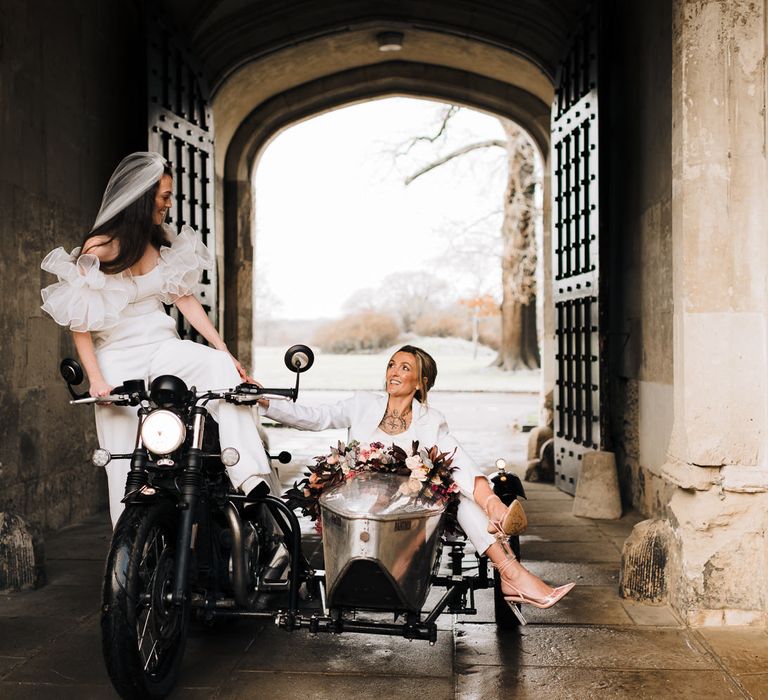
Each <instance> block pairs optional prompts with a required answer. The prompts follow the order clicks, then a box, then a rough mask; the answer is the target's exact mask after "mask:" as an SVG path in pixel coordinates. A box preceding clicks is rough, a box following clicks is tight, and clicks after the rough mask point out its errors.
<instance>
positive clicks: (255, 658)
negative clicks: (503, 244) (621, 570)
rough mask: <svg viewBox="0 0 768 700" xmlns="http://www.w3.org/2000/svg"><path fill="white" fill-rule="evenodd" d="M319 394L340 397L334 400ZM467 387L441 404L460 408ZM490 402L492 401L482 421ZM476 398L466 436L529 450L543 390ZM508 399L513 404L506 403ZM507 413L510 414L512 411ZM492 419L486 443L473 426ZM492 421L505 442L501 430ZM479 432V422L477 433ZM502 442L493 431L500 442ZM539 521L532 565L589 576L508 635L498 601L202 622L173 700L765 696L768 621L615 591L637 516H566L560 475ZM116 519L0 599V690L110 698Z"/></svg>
mask: <svg viewBox="0 0 768 700" xmlns="http://www.w3.org/2000/svg"><path fill="white" fill-rule="evenodd" d="M316 398H318V399H319V398H328V397H327V396H323V397H316ZM455 398H456V397H451V396H443V397H439V396H437V397H435V404H436V405H437V404H440V405H445V406H447V405H450V404H453V406H454V408H455V406H456V401H455ZM478 402H481V403H483V405H484V407H485V408H486V409H487V410H484V411H483V413H482V416H479V415H478V413H477V411H476V408H477V406H478V405H479V403H478ZM478 402H476V401H475V400H474V399H470V398H468V399H466V401H465V402H463V403H462V404H461V410H460V411H456V416H455V417H456V421H455V422H456V423H458V424H460V429H459V430H457V432H460V433H462V437H463V439H464V441H465V442H466V443H467V447H469V448H470V451H472V452H473V453H474V454H477V455H481V456H482V458H483V461H484V463H489V462H487V460H488V459H490V458H491V457H494V456H496V455H497V454H504V455H505V456H507V457H509V458H510V460H511V461H512V460H519V459H520V457H521V456H522V452H521V450H522V446H523V444H524V441H523V439H521V437H520V436H518V437H515V436H514V435H512V434H511V433H510V431H509V430H506V422H507V421H509V416H510V415H512V414H514V413H515V411H518V410H519V411H520V412H523V413H524V412H526V411H528V410H529V409H530V406H531V405H535V400H534V399H533V398H532V397H525V396H519V397H509V396H506V397H505V396H501V395H497V396H488V395H485V396H484V400H483V401H480V400H479V399H478ZM500 406H505V407H506V409H507V410H506V411H505V412H504V413H502V412H501V411H497V410H496V409H497V408H499V407H500ZM502 415H503V416H505V417H504V418H502V417H501V416H502ZM473 421H474V422H476V423H477V425H475V426H474V427H475V428H479V427H482V428H483V431H484V432H483V433H482V435H481V438H480V439H477V438H474V439H473V437H472V435H473V434H474V430H473ZM494 432H495V435H496V437H493V434H494ZM270 433H271V439H272V443H273V447H274V448H277V449H286V448H288V449H291V450H292V451H293V452H294V456H295V457H296V460H295V464H294V465H291V468H290V469H284V473H283V475H282V476H283V479H284V481H286V482H287V481H290V480H291V479H292V478H293V477H294V476H295V475H296V473H297V470H298V468H299V465H300V464H301V463H302V460H306V458H307V457H308V456H312V455H313V454H316V453H320V452H322V451H323V450H324V446H325V445H326V444H330V442H331V441H332V440H333V439H335V438H337V437H340V435H339V433H337V432H334V431H328V432H327V433H324V434H320V435H318V434H315V435H312V436H308V435H306V434H303V435H302V434H299V433H295V432H294V431H288V430H285V429H282V430H278V429H273V430H271V431H270ZM477 434H478V435H479V434H480V433H477ZM489 441H490V442H489ZM527 490H528V496H529V500H528V501H527V502H526V504H525V507H526V510H527V512H528V514H529V520H530V521H531V527H530V528H529V530H528V532H527V534H526V535H525V536H524V538H523V548H524V557H525V559H526V562H527V563H528V566H529V567H530V568H531V569H532V570H533V571H535V572H536V573H537V574H539V575H541V576H543V577H544V578H546V579H548V580H550V581H552V582H556V583H562V582H565V581H571V580H572V581H576V582H577V583H578V586H577V587H576V589H574V591H573V592H572V593H571V594H570V595H569V596H568V597H567V598H566V599H565V600H564V601H562V602H561V603H560V604H559V605H558V606H556V607H555V608H553V609H551V610H547V611H539V610H533V609H529V608H526V611H525V612H526V616H527V617H528V620H529V623H530V624H529V625H528V626H527V627H525V628H522V629H521V630H519V631H514V632H499V631H498V630H497V629H496V627H495V625H494V624H493V618H492V604H491V600H490V596H488V595H482V594H479V595H478V599H479V600H478V602H479V613H480V614H479V615H477V616H473V617H466V618H459V619H456V620H454V619H451V618H450V617H449V616H443V618H442V621H441V631H440V634H439V638H438V642H437V645H436V646H434V647H429V646H428V645H427V644H426V643H424V642H407V641H404V640H400V639H395V638H388V637H374V636H362V635H354V636H352V635H347V636H339V637H333V636H328V635H323V636H319V637H316V638H313V637H311V636H310V635H309V634H306V633H303V632H302V633H293V634H288V633H286V632H283V631H280V630H277V629H275V628H274V627H272V626H271V625H263V624H254V623H245V622H237V623H234V624H232V625H229V626H227V627H226V628H225V629H222V630H221V631H216V632H203V631H200V630H195V631H194V632H193V635H192V638H191V639H190V642H189V644H188V648H187V654H186V656H185V660H184V668H183V672H182V678H181V683H180V686H179V688H178V690H177V692H176V693H174V695H173V697H177V698H191V699H194V698H220V699H227V698H253V697H260V696H262V697H265V698H270V700H272V699H282V698H285V699H293V698H329V699H330V698H332V699H333V700H341V699H342V698H353V697H359V696H360V695H361V694H363V693H364V694H365V695H366V696H367V697H372V698H378V697H388V698H410V697H419V698H423V699H424V700H430V699H432V698H435V699H441V700H442V699H444V698H445V699H448V698H484V699H485V700H490V699H492V698H511V697H514V698H536V699H538V698H543V699H546V700H556V699H559V698H577V699H580V698H633V699H636V698H649V699H650V698H653V699H654V700H655V699H657V698H756V699H757V698H760V699H766V700H768V633H767V632H766V631H765V630H763V629H748V628H736V629H734V628H730V629H704V630H692V629H688V628H686V627H684V626H683V625H681V624H680V622H679V621H678V620H677V618H676V617H675V616H674V614H673V613H672V612H671V611H670V610H669V609H668V608H666V607H649V606H642V605H637V604H633V603H631V602H628V601H624V600H621V599H619V597H618V595H617V577H618V566H619V558H620V548H621V545H622V542H623V540H624V538H625V537H626V535H627V533H628V532H629V531H630V530H631V528H632V525H633V524H634V523H635V522H637V521H638V520H639V518H638V517H637V516H636V515H634V514H628V515H626V516H625V517H624V518H622V519H621V520H620V521H612V522H600V521H589V520H583V519H579V518H575V517H573V516H572V515H571V514H570V510H571V503H572V501H571V498H570V497H569V496H567V495H565V494H563V493H561V492H559V491H557V490H556V489H554V488H553V487H552V486H549V485H535V484H532V485H528V486H527ZM109 534H110V533H109V526H108V520H107V516H106V514H102V515H100V516H97V517H94V518H91V519H89V520H88V521H86V522H84V523H82V524H80V525H76V526H74V527H71V528H68V529H66V530H64V531H62V532H60V533H58V534H57V535H55V536H53V537H51V538H50V539H49V540H48V542H47V550H48V572H49V577H50V583H49V584H48V585H47V586H46V587H44V588H43V589H41V590H39V591H34V592H28V593H18V594H13V595H9V596H4V597H0V698H3V700H16V699H21V698H35V700H44V699H46V698H56V699H57V700H58V699H59V698H62V699H67V698H78V699H83V700H86V699H88V698H99V699H101V698H112V697H115V695H114V693H113V691H112V690H111V688H110V686H109V683H108V679H107V676H106V673H105V671H104V668H103V665H102V661H101V650H100V641H99V629H98V598H99V586H100V579H101V576H102V562H103V559H104V554H105V551H106V549H107V546H108V541H109Z"/></svg>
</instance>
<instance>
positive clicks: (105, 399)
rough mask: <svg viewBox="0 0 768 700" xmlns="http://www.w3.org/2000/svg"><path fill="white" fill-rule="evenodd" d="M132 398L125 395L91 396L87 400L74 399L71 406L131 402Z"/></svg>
mask: <svg viewBox="0 0 768 700" xmlns="http://www.w3.org/2000/svg"><path fill="white" fill-rule="evenodd" d="M130 398H131V397H130V396H126V395H125V394H109V395H108V396H89V397H87V398H85V399H72V400H70V402H69V403H70V405H78V404H79V405H83V404H90V403H117V402H118V401H130Z"/></svg>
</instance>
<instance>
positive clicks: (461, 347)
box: [253, 338, 541, 392]
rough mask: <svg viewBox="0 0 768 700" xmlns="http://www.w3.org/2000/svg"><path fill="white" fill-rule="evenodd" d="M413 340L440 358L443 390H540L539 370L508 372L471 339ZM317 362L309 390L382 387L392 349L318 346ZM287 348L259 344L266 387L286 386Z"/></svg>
mask: <svg viewBox="0 0 768 700" xmlns="http://www.w3.org/2000/svg"><path fill="white" fill-rule="evenodd" d="M411 342H412V344H414V345H417V346H419V347H423V348H424V349H425V350H427V352H429V353H430V354H431V355H432V356H433V357H434V358H435V360H436V361H437V367H438V376H437V382H436V383H435V389H436V390H438V391H494V392H506V391H512V392H538V391H539V386H540V376H541V373H540V371H539V370H526V371H521V372H502V371H501V370H499V369H497V368H495V367H490V366H489V365H490V364H491V363H492V362H493V359H494V357H495V352H494V351H492V350H489V349H488V348H482V347H481V348H480V349H479V351H478V356H477V357H476V358H474V357H473V352H472V345H471V343H469V342H467V341H464V340H460V339H457V338H417V339H414V340H413V341H411ZM312 349H313V350H314V352H315V364H314V366H313V367H312V369H311V370H309V371H308V372H307V373H306V374H304V375H303V376H302V378H301V384H302V387H303V388H305V389H340V390H355V389H363V390H380V389H383V385H384V371H385V368H386V364H387V360H388V359H389V357H390V356H391V354H392V353H391V351H390V350H387V351H385V352H382V353H377V354H373V355H331V354H325V353H323V352H321V351H320V350H318V349H317V348H314V347H313V348H312ZM285 350H286V348H284V347H264V346H262V347H256V348H254V353H253V376H254V378H255V379H257V380H258V381H260V382H261V383H262V384H264V385H265V386H286V385H290V384H291V383H292V375H291V373H290V372H288V370H287V369H286V367H285V365H284V364H283V355H284V353H285Z"/></svg>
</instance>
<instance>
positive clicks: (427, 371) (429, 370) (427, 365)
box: [397, 345, 437, 404]
mask: <svg viewBox="0 0 768 700" xmlns="http://www.w3.org/2000/svg"><path fill="white" fill-rule="evenodd" d="M397 352H407V353H409V354H411V355H413V356H414V357H415V358H416V364H418V370H419V388H418V389H416V395H415V396H414V398H415V399H416V400H417V401H418V402H419V403H424V404H425V403H427V393H428V392H429V390H430V389H431V388H432V387H433V386H434V385H435V379H437V363H436V362H435V360H434V358H433V357H432V355H430V354H429V353H428V352H427V351H426V350H422V349H421V348H417V347H416V346H415V345H403V347H401V348H400V349H399V350H398V351H397Z"/></svg>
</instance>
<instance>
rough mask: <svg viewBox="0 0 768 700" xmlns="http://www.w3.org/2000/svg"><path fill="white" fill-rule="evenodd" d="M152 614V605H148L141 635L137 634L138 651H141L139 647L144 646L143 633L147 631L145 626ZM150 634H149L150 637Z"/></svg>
mask: <svg viewBox="0 0 768 700" xmlns="http://www.w3.org/2000/svg"><path fill="white" fill-rule="evenodd" d="M151 616H152V606H151V605H150V606H149V609H148V610H147V617H146V619H145V620H144V627H143V628H142V630H141V635H140V636H139V651H141V648H142V647H143V646H144V635H145V634H146V633H147V626H148V625H149V618H150V617H151ZM151 636H152V635H150V637H151Z"/></svg>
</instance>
